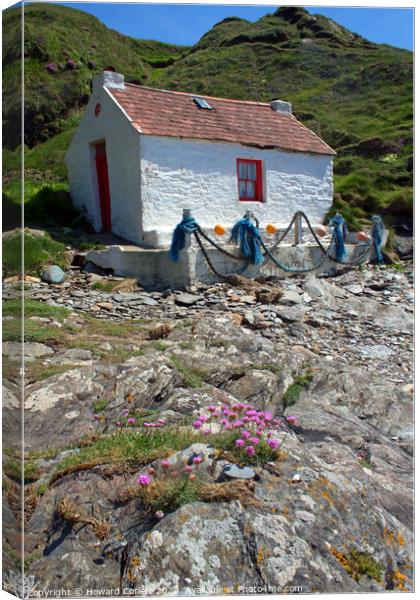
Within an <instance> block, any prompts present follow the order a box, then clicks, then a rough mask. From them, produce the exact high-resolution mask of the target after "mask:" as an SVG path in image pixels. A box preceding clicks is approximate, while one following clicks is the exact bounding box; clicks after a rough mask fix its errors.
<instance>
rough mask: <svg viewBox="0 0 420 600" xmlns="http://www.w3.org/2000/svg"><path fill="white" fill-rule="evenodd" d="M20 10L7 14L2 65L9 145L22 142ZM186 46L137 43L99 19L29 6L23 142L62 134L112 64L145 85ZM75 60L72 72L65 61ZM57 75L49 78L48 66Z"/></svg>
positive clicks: (66, 10) (61, 8)
mask: <svg viewBox="0 0 420 600" xmlns="http://www.w3.org/2000/svg"><path fill="white" fill-rule="evenodd" d="M20 20H21V15H20V9H16V8H12V9H9V10H7V11H5V12H4V18H3V32H4V36H3V66H4V71H3V73H4V80H5V81H7V86H5V92H4V96H3V101H4V115H3V116H4V118H5V125H6V126H5V128H4V135H5V139H6V140H7V145H8V146H9V147H11V148H13V147H15V146H16V145H17V144H18V143H19V141H20V140H19V125H20V122H19V120H17V122H16V114H17V113H16V111H17V110H18V108H17V107H16V101H15V100H16V94H18V92H19V84H20V81H19V77H20V68H19V60H20V58H19V51H18V49H19V39H20V29H19V28H20ZM181 52H182V47H180V46H174V45H169V44H163V43H160V42H154V41H148V40H144V41H143V40H135V39H133V38H130V37H127V36H125V35H122V34H121V33H118V32H117V31H113V30H111V29H108V28H107V27H106V26H105V25H103V24H102V23H101V22H100V21H99V20H98V19H96V18H95V17H93V16H91V15H88V14H86V13H84V12H82V11H79V10H75V9H72V8H67V7H64V6H57V5H48V4H31V5H29V6H26V7H25V116H26V128H25V143H26V144H28V145H29V146H32V145H34V144H35V143H38V142H41V141H44V140H46V139H48V138H49V137H50V136H51V135H54V134H56V133H57V132H59V131H61V130H62V129H63V119H64V120H65V119H66V118H67V117H68V115H69V112H70V111H72V110H77V109H78V108H80V107H81V106H83V105H84V104H85V103H86V101H87V99H88V95H89V93H90V82H91V79H92V76H93V74H94V73H95V72H98V71H101V70H102V69H103V68H104V67H106V66H108V65H113V66H114V67H115V69H116V70H117V71H120V72H122V73H124V74H125V76H126V78H127V80H128V81H132V82H136V83H144V82H145V81H146V80H147V78H148V76H149V75H150V73H151V71H152V69H153V67H154V66H155V65H163V64H168V63H170V62H171V61H172V60H174V59H175V58H177V57H179V56H180V53H181ZM68 59H71V60H73V61H75V63H76V67H75V68H74V69H73V70H70V69H68V68H66V63H67V60H68ZM51 63H54V64H55V65H56V66H57V69H58V71H57V72H56V73H53V74H51V73H49V72H48V71H47V69H46V66H47V65H48V64H51ZM64 126H65V124H64Z"/></svg>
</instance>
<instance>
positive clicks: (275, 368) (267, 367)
mask: <svg viewBox="0 0 420 600" xmlns="http://www.w3.org/2000/svg"><path fill="white" fill-rule="evenodd" d="M250 368H251V369H256V370H257V371H270V372H271V373H274V374H275V375H277V374H278V373H281V367H279V365H275V364H274V363H262V364H252V365H251V367H250Z"/></svg>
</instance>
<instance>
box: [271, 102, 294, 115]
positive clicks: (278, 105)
mask: <svg viewBox="0 0 420 600" xmlns="http://www.w3.org/2000/svg"><path fill="white" fill-rule="evenodd" d="M271 109H272V110H274V111H276V112H279V113H286V114H289V115H291V114H292V105H291V104H290V102H284V101H283V100H273V102H271Z"/></svg>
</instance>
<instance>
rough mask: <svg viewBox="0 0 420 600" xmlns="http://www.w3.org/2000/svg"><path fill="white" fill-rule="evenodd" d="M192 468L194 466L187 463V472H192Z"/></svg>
mask: <svg viewBox="0 0 420 600" xmlns="http://www.w3.org/2000/svg"><path fill="white" fill-rule="evenodd" d="M192 470H193V468H192V466H191V465H185V467H184V471H186V472H187V473H191V471H192Z"/></svg>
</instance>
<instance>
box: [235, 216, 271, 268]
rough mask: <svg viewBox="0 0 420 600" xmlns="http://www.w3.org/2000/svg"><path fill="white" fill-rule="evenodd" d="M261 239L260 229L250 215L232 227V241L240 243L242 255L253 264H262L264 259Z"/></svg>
mask: <svg viewBox="0 0 420 600" xmlns="http://www.w3.org/2000/svg"><path fill="white" fill-rule="evenodd" d="M259 239H260V232H259V229H258V227H256V226H255V225H253V224H252V222H251V219H250V217H244V218H243V219H240V220H239V221H238V222H237V223H235V225H234V226H233V228H232V233H231V236H230V241H231V242H233V243H234V244H236V245H238V244H239V247H240V250H241V254H242V256H243V257H245V258H248V259H249V261H250V262H251V263H252V264H253V265H260V264H261V263H262V262H263V261H264V257H263V255H262V253H261V246H260V244H259Z"/></svg>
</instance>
